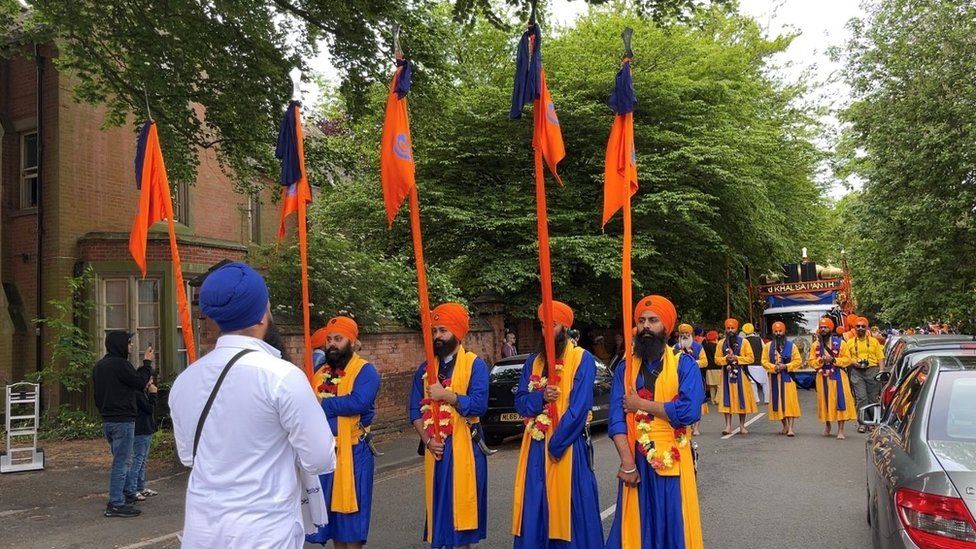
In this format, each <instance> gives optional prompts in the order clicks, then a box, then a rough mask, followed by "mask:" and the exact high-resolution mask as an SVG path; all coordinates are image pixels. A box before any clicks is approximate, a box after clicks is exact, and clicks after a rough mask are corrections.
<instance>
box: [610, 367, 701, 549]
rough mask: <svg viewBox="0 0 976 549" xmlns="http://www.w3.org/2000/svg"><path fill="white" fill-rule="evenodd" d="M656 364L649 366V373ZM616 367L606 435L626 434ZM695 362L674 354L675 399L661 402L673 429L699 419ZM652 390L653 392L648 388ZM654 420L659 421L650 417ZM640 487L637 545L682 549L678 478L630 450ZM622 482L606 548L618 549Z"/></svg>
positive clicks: (641, 379) (621, 379)
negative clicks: (676, 363)
mask: <svg viewBox="0 0 976 549" xmlns="http://www.w3.org/2000/svg"><path fill="white" fill-rule="evenodd" d="M655 367H657V363H656V362H655V363H654V364H650V365H649V366H648V368H649V369H651V370H653V369H654V368H655ZM625 370H626V368H617V371H616V372H614V374H613V386H612V388H611V390H610V421H609V424H608V426H607V434H609V435H610V438H611V439H612V438H613V437H614V436H615V435H624V436H626V435H627V414H626V412H625V411H624V392H625V390H624V371H625ZM698 370H699V368H698V363H696V362H695V360H694V359H693V358H691V357H690V356H687V355H678V400H675V401H672V402H665V403H664V412H665V413H666V414H667V415H668V419H669V421H670V422H671V426H672V427H674V428H678V427H687V426H690V425H691V424H693V423H695V422H696V421H698V420H699V419H701V403H702V399H703V398H704V394H705V387H704V385H703V384H702V378H701V374H700V373H699V371H698ZM643 387H644V375H643V374H642V373H638V374H637V388H638V389H642V388H643ZM652 390H653V389H652ZM654 421H660V419H658V418H654ZM633 450H634V457H635V461H636V462H637V471H638V473H639V474H640V479H641V481H640V484H638V485H637V486H638V488H637V493H638V496H637V497H638V501H639V502H640V512H641V521H640V525H641V545H642V546H643V547H644V548H645V549H684V547H685V532H684V517H683V516H682V514H681V487H680V485H679V478H680V477H677V476H674V477H662V476H660V475H658V474H657V473H656V472H655V471H654V469H653V468H652V467H651V464H650V463H648V462H647V460H646V459H644V456H643V455H641V454H640V453H638V452H637V449H636V448H634V449H633ZM622 493H623V481H620V480H618V481H617V512H616V513H615V515H614V518H613V525H612V526H611V527H610V534H609V536H607V549H619V547H620V522H621V513H620V510H621V509H622V506H621V502H620V497H621V494H622Z"/></svg>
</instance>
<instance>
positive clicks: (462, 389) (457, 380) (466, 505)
mask: <svg viewBox="0 0 976 549" xmlns="http://www.w3.org/2000/svg"><path fill="white" fill-rule="evenodd" d="M476 358H478V357H477V355H475V354H474V353H469V352H467V351H465V350H464V347H462V346H460V345H459V346H458V352H457V362H455V364H454V372H453V373H452V374H451V390H452V391H454V392H455V393H457V394H459V395H467V394H468V385H469V384H470V382H471V367H472V365H474V359H476ZM424 383H425V385H431V383H430V382H429V381H428V380H427V379H426V378H425V380H424ZM425 390H426V387H425ZM440 409H441V410H448V411H450V412H451V425H452V426H453V431H452V435H451V445H452V446H451V449H452V451H453V454H454V471H453V480H454V482H453V485H454V486H453V496H454V510H453V511H454V529H455V530H457V531H463V530H476V529H477V528H478V482H477V479H476V478H475V469H474V444H473V442H472V441H471V425H473V424H475V423H478V421H479V418H478V417H469V418H465V417H463V416H461V415H460V414H458V412H457V409H455V408H454V406H450V405H447V404H443V403H442V404H441V405H440ZM435 421H436V418H435ZM436 461H437V460H435V459H434V454H433V453H431V451H430V450H427V451H426V452H425V455H424V489H425V495H426V502H427V540H426V541H427V542H428V543H430V541H431V540H432V539H433V538H434V465H435V463H436Z"/></svg>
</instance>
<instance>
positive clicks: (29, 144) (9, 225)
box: [0, 47, 278, 405]
mask: <svg viewBox="0 0 976 549" xmlns="http://www.w3.org/2000/svg"><path fill="white" fill-rule="evenodd" d="M38 53H39V55H38V57H35V55H34V51H33V48H30V49H27V50H24V51H23V55H21V56H14V57H12V58H10V59H0V204H2V207H0V280H2V282H3V290H4V291H3V292H0V386H2V385H4V384H5V383H8V382H10V381H19V380H21V379H24V377H25V376H27V375H28V374H30V373H32V372H34V371H36V369H37V368H38V367H39V366H40V365H43V364H46V363H47V362H48V361H49V360H50V356H51V351H50V349H49V345H50V343H51V341H52V334H51V333H50V330H48V329H44V330H42V331H41V332H40V337H38V336H37V333H35V328H34V324H33V322H32V320H33V319H35V318H38V317H43V316H45V315H49V314H51V308H50V306H49V305H48V304H47V303H48V301H50V300H52V299H64V298H65V297H66V293H67V288H66V285H65V283H64V279H65V278H66V277H70V276H72V275H75V274H77V273H79V272H81V270H82V269H84V268H85V267H86V266H91V267H92V269H93V270H94V272H95V275H96V280H95V285H94V286H95V287H94V288H93V292H92V293H93V295H92V297H93V298H94V301H95V304H96V307H95V310H94V311H91V315H90V316H91V320H90V330H91V332H92V333H93V334H95V335H97V336H98V337H97V340H98V341H101V340H102V339H103V338H102V334H104V332H105V331H107V330H113V329H122V330H128V331H131V332H135V333H136V334H137V335H136V345H137V348H138V349H140V350H142V349H145V348H146V346H147V345H149V344H150V343H152V344H153V345H154V346H155V347H156V349H157V360H158V364H159V366H160V369H161V373H162V376H163V377H164V378H168V379H172V377H175V375H176V373H178V372H179V371H180V370H181V369H182V368H183V367H184V366H185V362H186V357H185V351H184V350H183V348H182V347H183V345H182V343H181V341H182V339H181V336H180V333H179V327H178V319H177V312H176V304H175V303H176V301H175V294H174V288H173V287H172V285H173V277H172V264H171V262H170V259H169V248H168V240H167V238H168V237H167V235H166V232H165V223H159V224H157V226H156V227H154V229H153V231H152V232H150V236H149V241H150V243H149V246H148V252H147V256H148V257H147V259H148V274H147V276H146V278H145V279H142V278H141V276H140V274H139V272H138V270H137V268H136V265H135V263H134V262H133V261H132V258H131V257H130V255H129V251H128V238H129V230H130V228H131V226H132V220H133V217H134V216H135V213H136V207H137V200H138V194H137V190H136V186H135V181H134V175H133V159H134V155H135V140H136V127H137V124H138V122H139V121H137V120H136V119H133V121H132V123H131V125H127V126H125V127H120V128H111V129H107V130H102V129H101V125H102V122H103V120H104V109H103V108H102V107H100V106H92V105H88V104H82V103H78V102H76V101H74V99H73V97H72V92H71V88H72V81H71V79H70V78H69V77H66V76H65V75H63V74H60V73H59V72H58V71H57V70H56V68H55V67H54V65H53V63H52V61H51V58H52V57H53V56H56V55H57V53H56V51H55V50H53V48H48V47H41V48H40V49H39V52H38ZM38 59H39V61H38ZM38 81H40V82H41V86H40V92H41V93H40V101H39V100H38V85H37V83H38ZM38 105H40V108H38ZM38 111H40V112H38ZM38 114H40V117H38ZM39 145H41V146H39ZM38 151H40V155H38ZM171 185H172V186H173V192H174V216H175V217H176V220H177V222H178V223H177V232H178V240H179V245H180V256H181V260H182V264H183V270H184V273H183V274H184V278H185V279H186V280H190V279H192V278H193V277H194V276H195V275H197V274H199V273H203V272H205V271H206V270H207V269H208V268H209V267H210V266H212V265H213V264H214V263H217V262H218V261H220V260H222V259H235V260H236V259H244V257H245V255H246V254H247V250H248V248H249V246H252V245H254V244H260V243H268V242H271V241H272V240H273V238H274V234H275V232H276V228H277V223H278V213H277V208H276V207H274V206H273V205H271V204H270V196H271V195H270V193H271V192H272V189H268V190H267V191H265V192H263V193H261V195H260V196H247V195H243V194H240V193H238V192H236V191H235V190H234V185H233V183H232V181H231V180H230V179H229V178H228V177H227V176H226V175H225V174H224V173H223V172H222V171H221V169H220V168H219V166H218V165H217V162H216V160H215V157H214V152H213V151H212V150H201V151H200V167H199V172H198V175H197V181H196V183H195V185H192V186H187V185H182V186H181V185H177V184H175V183H171ZM39 225H40V228H39ZM38 234H40V235H41V236H40V238H41V241H40V245H38ZM38 281H40V282H39V284H40V290H41V294H40V298H39V297H38ZM191 300H193V296H192V295H191ZM39 302H40V303H42V305H41V306H40V308H39V307H38V303H39ZM194 321H195V324H196V325H197V326H198V327H199V328H204V326H203V324H204V323H203V319H202V317H200V315H199V313H198V312H197V311H196V309H195V310H194ZM196 331H197V333H199V332H200V330H196ZM39 348H40V353H41V354H40V356H38V350H39ZM97 352H99V353H101V352H102V350H101V349H97ZM46 397H47V400H48V404H57V403H59V402H62V401H71V402H73V403H75V404H78V405H80V404H83V402H84V400H87V399H86V398H85V397H84V396H77V397H76V396H70V397H69V395H60V394H57V392H56V391H54V392H52V391H50V390H48V391H46ZM66 397H68V398H66ZM79 399H82V400H79Z"/></svg>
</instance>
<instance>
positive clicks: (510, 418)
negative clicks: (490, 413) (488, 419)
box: [498, 414, 522, 421]
mask: <svg viewBox="0 0 976 549" xmlns="http://www.w3.org/2000/svg"><path fill="white" fill-rule="evenodd" d="M498 419H499V420H501V421H522V416H520V415H518V414H502V415H501V417H499V418H498Z"/></svg>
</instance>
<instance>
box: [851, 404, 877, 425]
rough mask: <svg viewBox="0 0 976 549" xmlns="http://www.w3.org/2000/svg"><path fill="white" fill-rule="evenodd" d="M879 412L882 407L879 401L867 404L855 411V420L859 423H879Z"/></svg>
mask: <svg viewBox="0 0 976 549" xmlns="http://www.w3.org/2000/svg"><path fill="white" fill-rule="evenodd" d="M881 413H882V408H881V404H880V403H877V402H875V403H873V404H868V405H867V406H862V407H861V409H860V410H858V411H857V421H858V422H859V423H860V424H861V425H880V424H881Z"/></svg>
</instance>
